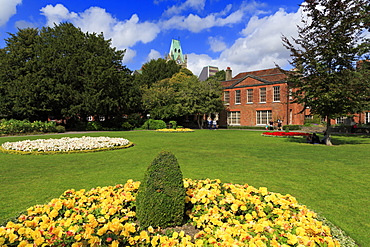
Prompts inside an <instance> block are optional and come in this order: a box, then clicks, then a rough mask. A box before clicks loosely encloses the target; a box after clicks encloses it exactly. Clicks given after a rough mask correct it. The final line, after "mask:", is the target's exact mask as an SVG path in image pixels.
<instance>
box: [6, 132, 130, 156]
mask: <svg viewBox="0 0 370 247" xmlns="http://www.w3.org/2000/svg"><path fill="white" fill-rule="evenodd" d="M131 145H132V143H131V142H130V141H129V140H127V139H124V138H111V137H89V136H83V137H81V138H77V137H75V138H70V137H63V138H61V139H52V138H50V139H37V140H33V141H30V140H24V141H18V142H5V143H3V144H2V145H1V148H0V151H1V152H5V153H18V154H55V153H71V152H81V151H83V152H89V151H94V152H95V151H103V150H110V149H119V148H126V147H130V146H131Z"/></svg>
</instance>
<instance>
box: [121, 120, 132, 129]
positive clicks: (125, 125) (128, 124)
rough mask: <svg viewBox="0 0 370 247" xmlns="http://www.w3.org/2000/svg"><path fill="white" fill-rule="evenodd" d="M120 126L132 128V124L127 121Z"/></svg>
mask: <svg viewBox="0 0 370 247" xmlns="http://www.w3.org/2000/svg"><path fill="white" fill-rule="evenodd" d="M121 128H122V129H123V130H132V129H134V126H132V125H131V124H130V123H129V122H124V123H123V124H122V125H121Z"/></svg>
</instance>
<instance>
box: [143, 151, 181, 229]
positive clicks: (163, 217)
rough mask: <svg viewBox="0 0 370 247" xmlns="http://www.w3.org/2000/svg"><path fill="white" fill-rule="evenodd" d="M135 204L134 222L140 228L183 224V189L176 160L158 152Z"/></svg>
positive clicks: (167, 154)
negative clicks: (135, 219) (137, 223)
mask: <svg viewBox="0 0 370 247" xmlns="http://www.w3.org/2000/svg"><path fill="white" fill-rule="evenodd" d="M136 201H137V209H136V214H137V219H138V221H139V223H140V227H141V228H147V227H149V226H152V227H158V226H159V227H162V228H164V227H167V226H178V225H181V224H183V221H184V214H185V213H184V211H185V187H184V184H183V177H182V172H181V170H180V166H179V163H178V161H177V159H176V157H175V156H174V155H173V154H172V153H170V152H167V151H162V152H161V153H159V155H158V156H157V157H156V158H155V159H154V160H153V161H152V163H151V164H150V165H149V167H148V169H147V171H146V173H145V175H144V180H143V181H142V183H141V185H140V187H139V191H138V195H137V198H136Z"/></svg>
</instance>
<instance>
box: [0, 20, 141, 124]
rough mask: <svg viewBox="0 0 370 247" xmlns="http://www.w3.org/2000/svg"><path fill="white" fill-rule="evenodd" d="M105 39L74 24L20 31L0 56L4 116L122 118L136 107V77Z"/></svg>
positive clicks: (18, 117)
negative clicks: (134, 103) (133, 87)
mask: <svg viewBox="0 0 370 247" xmlns="http://www.w3.org/2000/svg"><path fill="white" fill-rule="evenodd" d="M123 56H124V51H116V50H115V48H112V47H111V42H110V40H105V39H104V37H103V35H102V34H99V35H97V34H95V33H92V34H89V33H83V32H82V31H81V30H80V29H79V28H76V27H74V26H73V25H72V24H70V23H61V24H59V25H56V26H54V27H53V28H51V27H45V28H42V29H41V30H38V29H20V30H18V32H17V33H16V34H11V37H10V38H9V39H6V47H5V48H4V49H2V51H1V52H0V63H1V64H2V68H1V69H0V83H1V84H0V85H1V86H0V93H1V94H4V95H2V96H5V97H6V98H7V100H8V103H7V105H5V107H3V108H0V109H1V110H2V112H1V113H2V114H5V115H7V116H9V117H13V118H17V119H24V118H28V119H32V120H36V119H39V120H46V119H47V117H49V116H53V117H55V118H70V117H73V116H79V117H82V119H85V117H86V116H117V115H120V114H122V112H125V113H127V111H128V108H129V107H131V106H132V105H133V103H132V101H133V98H134V97H133V96H132V95H133V94H135V92H134V91H131V90H132V87H131V86H132V84H133V81H132V79H131V77H132V76H131V72H130V71H129V70H128V69H126V68H125V67H124V66H122V64H121V62H122V59H123Z"/></svg>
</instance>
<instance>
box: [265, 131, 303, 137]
mask: <svg viewBox="0 0 370 247" xmlns="http://www.w3.org/2000/svg"><path fill="white" fill-rule="evenodd" d="M308 135H310V134H309V133H304V132H283V131H275V132H263V133H262V136H278V137H303V136H308Z"/></svg>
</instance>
